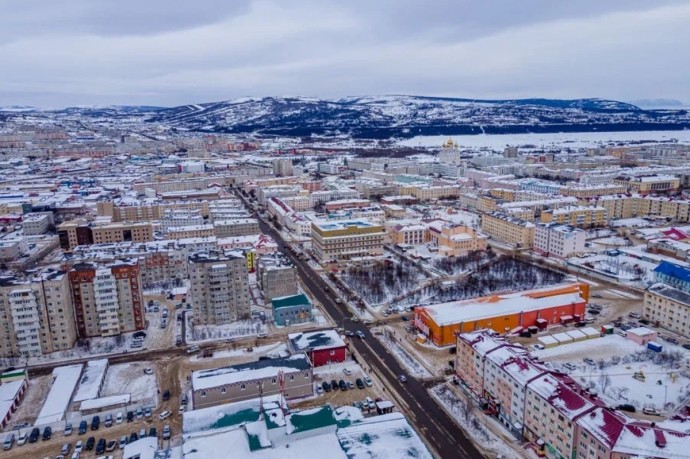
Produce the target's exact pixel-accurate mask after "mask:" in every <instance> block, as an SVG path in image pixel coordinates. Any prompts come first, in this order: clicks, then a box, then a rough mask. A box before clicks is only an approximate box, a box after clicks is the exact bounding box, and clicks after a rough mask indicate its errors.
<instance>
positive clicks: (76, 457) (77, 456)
mask: <svg viewBox="0 0 690 459" xmlns="http://www.w3.org/2000/svg"><path fill="white" fill-rule="evenodd" d="M80 455H81V453H78V452H76V451H75V452H73V453H72V458H71V459H79V456H80Z"/></svg>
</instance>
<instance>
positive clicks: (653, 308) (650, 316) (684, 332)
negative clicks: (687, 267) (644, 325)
mask: <svg viewBox="0 0 690 459" xmlns="http://www.w3.org/2000/svg"><path fill="white" fill-rule="evenodd" d="M642 316H643V317H644V318H645V319H647V320H649V321H650V322H652V323H655V324H658V325H660V326H661V327H664V328H666V329H668V330H671V331H674V332H675V333H678V334H679V335H681V336H685V337H690V293H688V292H684V291H682V290H678V289H677V288H674V287H671V286H669V285H665V284H654V285H652V286H651V287H649V288H648V289H647V291H646V292H645V294H644V307H643V308H642Z"/></svg>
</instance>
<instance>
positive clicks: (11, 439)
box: [2, 433, 14, 451]
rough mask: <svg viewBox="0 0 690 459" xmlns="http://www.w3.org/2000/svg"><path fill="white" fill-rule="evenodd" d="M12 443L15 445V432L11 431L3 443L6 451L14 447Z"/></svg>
mask: <svg viewBox="0 0 690 459" xmlns="http://www.w3.org/2000/svg"><path fill="white" fill-rule="evenodd" d="M12 445H14V434H13V433H10V434H7V436H6V437H5V442H4V443H3V444H2V449H4V450H5V451H7V450H8V449H12Z"/></svg>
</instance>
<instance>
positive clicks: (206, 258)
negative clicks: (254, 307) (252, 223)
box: [189, 252, 250, 325]
mask: <svg viewBox="0 0 690 459" xmlns="http://www.w3.org/2000/svg"><path fill="white" fill-rule="evenodd" d="M189 279H190V281H191V286H190V293H191V303H192V307H193V308H194V324H195V325H222V324H228V323H231V322H235V321H238V320H243V319H247V318H249V313H250V309H249V281H248V273H247V262H246V260H245V258H244V257H243V256H242V255H241V254H240V253H237V254H235V253H226V254H225V255H223V254H221V253H220V252H201V253H197V254H194V255H192V256H190V257H189Z"/></svg>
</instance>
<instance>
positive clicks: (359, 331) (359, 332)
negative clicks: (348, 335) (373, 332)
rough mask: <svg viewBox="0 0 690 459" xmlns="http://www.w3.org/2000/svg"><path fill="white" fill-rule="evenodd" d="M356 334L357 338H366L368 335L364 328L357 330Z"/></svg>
mask: <svg viewBox="0 0 690 459" xmlns="http://www.w3.org/2000/svg"><path fill="white" fill-rule="evenodd" d="M355 335H357V338H359V339H364V338H366V337H367V335H365V334H364V332H363V331H362V330H357V331H356V332H355Z"/></svg>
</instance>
